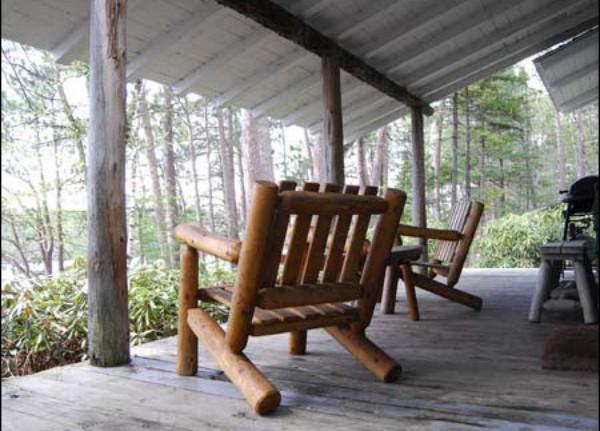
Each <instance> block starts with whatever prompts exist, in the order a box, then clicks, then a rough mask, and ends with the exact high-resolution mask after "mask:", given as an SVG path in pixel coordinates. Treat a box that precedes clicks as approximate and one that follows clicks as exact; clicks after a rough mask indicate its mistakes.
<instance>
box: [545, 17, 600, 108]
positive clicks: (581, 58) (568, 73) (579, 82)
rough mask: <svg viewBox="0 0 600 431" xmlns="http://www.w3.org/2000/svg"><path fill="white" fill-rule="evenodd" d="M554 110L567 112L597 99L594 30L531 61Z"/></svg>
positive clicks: (596, 63)
mask: <svg viewBox="0 0 600 431" xmlns="http://www.w3.org/2000/svg"><path fill="white" fill-rule="evenodd" d="M534 64H535V66H536V69H537V70H538V73H539V74H540V77H541V78H542V81H543V82H544V85H545V86H546V89H547V90H548V94H549V95H550V98H551V99H552V102H553V103H554V106H555V107H556V109H558V110H560V111H563V112H571V111H574V110H576V109H577V108H580V107H582V106H585V105H587V104H588V103H591V102H593V101H595V100H598V28H597V27H596V28H595V29H594V30H591V31H589V32H587V33H585V34H584V35H582V36H581V37H578V38H576V39H574V40H572V41H570V42H569V43H566V44H564V45H562V46H560V47H558V48H556V49H554V50H552V51H550V52H548V53H546V54H544V55H543V56H541V57H539V58H537V59H535V61H534Z"/></svg>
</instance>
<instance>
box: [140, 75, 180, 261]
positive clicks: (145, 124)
mask: <svg viewBox="0 0 600 431" xmlns="http://www.w3.org/2000/svg"><path fill="white" fill-rule="evenodd" d="M136 89H137V92H138V103H139V114H140V119H141V121H142V128H143V129H144V134H145V135H146V157H147V158H148V166H149V168H150V178H151V180H152V182H151V183H152V196H153V198H154V208H155V215H156V225H157V230H158V234H157V237H158V246H159V248H160V256H161V257H162V258H163V259H164V260H165V262H167V263H168V264H169V265H172V262H171V261H170V255H169V253H168V249H167V223H166V219H165V206H164V202H163V195H162V191H161V186H160V177H159V175H158V161H157V159H156V145H155V143H154V133H153V132H152V123H151V121H150V111H149V110H148V102H147V100H146V92H145V90H144V88H143V86H142V82H141V81H137V83H136Z"/></svg>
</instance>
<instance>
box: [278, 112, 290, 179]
mask: <svg viewBox="0 0 600 431" xmlns="http://www.w3.org/2000/svg"><path fill="white" fill-rule="evenodd" d="M279 129H280V130H281V145H282V146H283V178H284V179H286V180H287V179H288V159H287V142H286V139H285V126H284V125H283V123H282V122H280V123H279Z"/></svg>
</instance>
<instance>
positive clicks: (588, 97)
mask: <svg viewBox="0 0 600 431" xmlns="http://www.w3.org/2000/svg"><path fill="white" fill-rule="evenodd" d="M594 99H596V100H597V99H598V87H597V86H596V88H593V89H592V90H589V91H586V92H585V93H583V94H580V95H579V96H577V97H574V98H573V99H571V100H568V101H567V102H566V103H563V104H562V105H561V106H560V110H561V111H562V112H571V111H574V110H575V109H577V108H579V107H580V106H583V105H586V104H587V103H589V102H591V101H592V100H594Z"/></svg>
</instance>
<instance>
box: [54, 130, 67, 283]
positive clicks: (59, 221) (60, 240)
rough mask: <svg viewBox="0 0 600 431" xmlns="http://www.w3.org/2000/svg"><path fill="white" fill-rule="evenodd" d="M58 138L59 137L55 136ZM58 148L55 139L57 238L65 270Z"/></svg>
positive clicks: (59, 257)
mask: <svg viewBox="0 0 600 431" xmlns="http://www.w3.org/2000/svg"><path fill="white" fill-rule="evenodd" d="M55 138H57V137H55ZM59 159H60V155H59V150H58V139H55V140H54V174H55V176H54V180H55V187H56V240H57V243H58V244H57V245H58V271H59V272H63V271H64V270H65V233H64V230H63V210H62V188H63V184H62V182H61V180H60V171H61V164H62V163H61V162H60V161H59Z"/></svg>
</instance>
